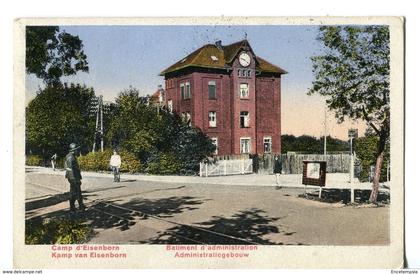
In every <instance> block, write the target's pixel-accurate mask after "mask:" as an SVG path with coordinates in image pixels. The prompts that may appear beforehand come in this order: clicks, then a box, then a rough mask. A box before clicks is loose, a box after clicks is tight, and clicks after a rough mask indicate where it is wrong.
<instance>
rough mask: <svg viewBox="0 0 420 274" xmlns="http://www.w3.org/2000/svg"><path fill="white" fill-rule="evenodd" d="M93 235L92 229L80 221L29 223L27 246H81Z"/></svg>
mask: <svg viewBox="0 0 420 274" xmlns="http://www.w3.org/2000/svg"><path fill="white" fill-rule="evenodd" d="M92 234H93V230H92V228H90V227H89V226H88V225H86V224H83V223H82V221H80V220H77V221H76V220H68V219H61V220H48V219H47V220H44V221H42V220H37V221H27V222H26V226H25V243H26V244H80V243H85V242H87V240H88V239H89V238H90V236H91V235H92Z"/></svg>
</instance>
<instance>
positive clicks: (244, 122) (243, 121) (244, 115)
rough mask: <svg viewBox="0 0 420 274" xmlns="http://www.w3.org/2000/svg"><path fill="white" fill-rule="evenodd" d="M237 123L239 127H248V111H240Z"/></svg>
mask: <svg viewBox="0 0 420 274" xmlns="http://www.w3.org/2000/svg"><path fill="white" fill-rule="evenodd" d="M239 123H240V127H241V128H245V127H249V112H248V111H241V113H240V115H239Z"/></svg>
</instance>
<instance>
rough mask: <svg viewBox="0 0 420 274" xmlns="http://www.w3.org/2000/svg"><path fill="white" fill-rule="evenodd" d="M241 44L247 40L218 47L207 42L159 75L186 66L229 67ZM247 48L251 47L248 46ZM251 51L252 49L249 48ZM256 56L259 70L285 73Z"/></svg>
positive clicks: (245, 43) (245, 44)
mask: <svg viewBox="0 0 420 274" xmlns="http://www.w3.org/2000/svg"><path fill="white" fill-rule="evenodd" d="M243 46H249V43H248V41H247V40H242V41H239V42H236V43H233V44H230V45H227V46H221V47H220V48H218V47H217V46H216V45H215V44H207V45H204V46H202V47H201V48H199V49H197V50H195V51H194V52H192V53H190V54H189V55H187V56H186V57H185V58H182V59H181V60H179V61H178V62H176V63H175V64H173V65H171V66H169V67H168V68H166V69H165V70H163V71H162V72H161V73H160V74H159V75H161V76H164V75H166V74H167V73H170V72H175V71H178V70H181V69H184V68H187V67H203V68H216V69H227V68H231V66H230V65H231V63H232V62H233V60H234V59H235V57H236V56H237V54H238V53H239V51H240V50H241V49H242V47H243ZM249 48H251V47H250V46H249ZM251 51H252V50H251ZM255 57H256V69H257V70H258V71H260V72H269V73H278V74H285V73H287V71H285V70H284V69H282V68H280V67H279V66H276V65H273V64H271V63H269V62H268V61H266V60H264V59H262V58H261V57H258V56H255Z"/></svg>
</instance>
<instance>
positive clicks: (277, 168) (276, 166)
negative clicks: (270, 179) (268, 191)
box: [273, 155, 282, 189]
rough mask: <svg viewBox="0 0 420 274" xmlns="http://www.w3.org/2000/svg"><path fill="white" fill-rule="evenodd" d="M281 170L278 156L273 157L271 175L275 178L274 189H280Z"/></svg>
mask: <svg viewBox="0 0 420 274" xmlns="http://www.w3.org/2000/svg"><path fill="white" fill-rule="evenodd" d="M281 170H282V165H281V160H280V157H279V155H276V156H274V170H273V173H274V175H275V176H276V188H277V189H279V188H281V187H280V174H281Z"/></svg>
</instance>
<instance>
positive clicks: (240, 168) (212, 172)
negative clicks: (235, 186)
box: [200, 159, 252, 177]
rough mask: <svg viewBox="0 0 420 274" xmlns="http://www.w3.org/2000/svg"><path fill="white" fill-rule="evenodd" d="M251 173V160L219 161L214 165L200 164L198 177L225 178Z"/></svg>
mask: <svg viewBox="0 0 420 274" xmlns="http://www.w3.org/2000/svg"><path fill="white" fill-rule="evenodd" d="M249 173H252V159H239V160H219V161H217V162H215V163H200V176H201V177H209V176H226V175H234V174H249Z"/></svg>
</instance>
